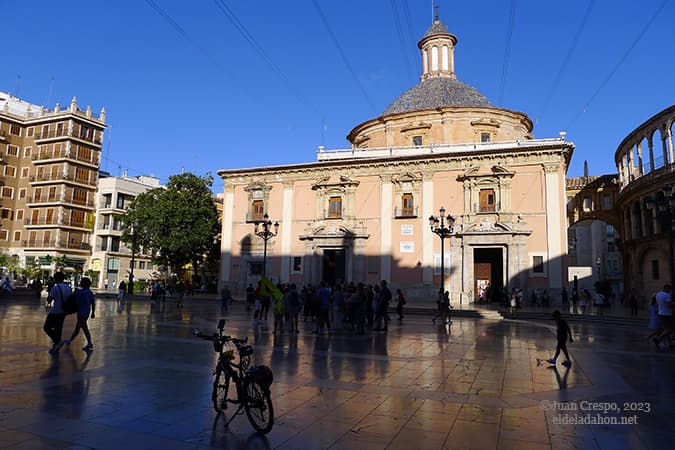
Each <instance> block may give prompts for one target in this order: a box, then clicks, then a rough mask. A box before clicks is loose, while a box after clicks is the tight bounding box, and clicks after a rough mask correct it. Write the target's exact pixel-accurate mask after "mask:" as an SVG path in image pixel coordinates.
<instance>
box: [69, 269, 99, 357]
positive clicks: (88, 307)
mask: <svg viewBox="0 0 675 450" xmlns="http://www.w3.org/2000/svg"><path fill="white" fill-rule="evenodd" d="M90 288H91V280H90V279H89V278H87V277H83V278H82V280H80V289H77V290H76V291H75V301H76V302H77V323H76V324H75V329H74V330H73V334H72V335H71V336H70V339H66V340H65V341H64V343H65V344H70V343H71V342H73V341H74V340H75V338H76V337H77V335H78V334H80V330H82V332H83V333H84V337H85V338H87V345H85V346H84V347H82V350H84V351H85V352H90V351H92V350H94V344H93V343H92V342H91V333H90V332H89V325H87V320H88V319H89V316H90V314H91V318H92V319H94V318H96V303H95V302H94V293H93V292H92V291H91V289H90Z"/></svg>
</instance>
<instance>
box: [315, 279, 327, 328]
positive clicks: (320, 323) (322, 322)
mask: <svg viewBox="0 0 675 450" xmlns="http://www.w3.org/2000/svg"><path fill="white" fill-rule="evenodd" d="M316 298H317V301H318V310H317V320H316V329H315V330H314V333H317V334H323V328H324V326H325V327H326V328H327V331H330V323H329V322H328V311H329V309H330V289H328V286H327V285H326V282H325V281H322V282H321V284H320V287H319V289H318V290H317V291H316Z"/></svg>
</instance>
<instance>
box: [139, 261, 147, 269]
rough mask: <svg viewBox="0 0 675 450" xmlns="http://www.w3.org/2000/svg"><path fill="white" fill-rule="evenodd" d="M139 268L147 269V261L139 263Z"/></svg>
mask: <svg viewBox="0 0 675 450" xmlns="http://www.w3.org/2000/svg"><path fill="white" fill-rule="evenodd" d="M138 268H139V269H145V261H138Z"/></svg>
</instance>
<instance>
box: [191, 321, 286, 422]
mask: <svg viewBox="0 0 675 450" xmlns="http://www.w3.org/2000/svg"><path fill="white" fill-rule="evenodd" d="M224 328H225V319H221V320H220V322H218V331H217V332H215V333H213V335H211V336H209V335H205V334H201V333H200V332H199V330H198V329H196V328H195V329H194V330H193V333H194V335H195V336H197V337H200V338H202V339H206V340H210V341H213V349H214V350H215V352H216V353H218V362H217V363H216V369H215V371H214V375H215V378H214V380H213V390H212V392H211V400H212V401H213V408H214V409H215V410H216V412H217V413H218V414H220V413H222V412H223V411H224V410H225V409H227V405H228V403H232V404H235V405H239V406H238V407H237V410H236V411H235V413H234V414H233V415H232V416H231V417H230V418H229V420H228V421H227V423H226V424H225V426H228V425H229V424H230V422H232V420H233V419H234V418H235V417H237V416H238V415H240V414H243V411H242V410H245V411H246V416H247V417H248V421H249V422H251V425H252V426H253V428H254V429H255V430H256V431H257V432H258V433H262V434H267V433H269V432H270V430H271V429H272V426H273V425H274V407H273V406H272V399H271V397H270V387H271V386H272V381H273V378H274V376H273V373H272V370H271V369H270V368H269V367H268V366H254V367H249V364H250V362H251V355H252V354H253V347H251V346H250V345H248V344H247V342H248V337H246V338H244V339H237V338H233V337H231V336H228V335H226V334H224V333H223V330H224ZM232 345H234V347H235V348H236V350H237V353H238V355H239V363H235V362H234V359H235V356H234V349H233V348H231V346H232ZM230 381H232V382H233V383H234V385H235V387H236V392H235V393H236V395H237V396H236V398H229V397H228V393H229V389H230Z"/></svg>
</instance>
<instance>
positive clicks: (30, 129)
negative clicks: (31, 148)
mask: <svg viewBox="0 0 675 450" xmlns="http://www.w3.org/2000/svg"><path fill="white" fill-rule="evenodd" d="M34 134H35V128H33V127H28V129H27V130H26V137H33V135H34Z"/></svg>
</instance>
